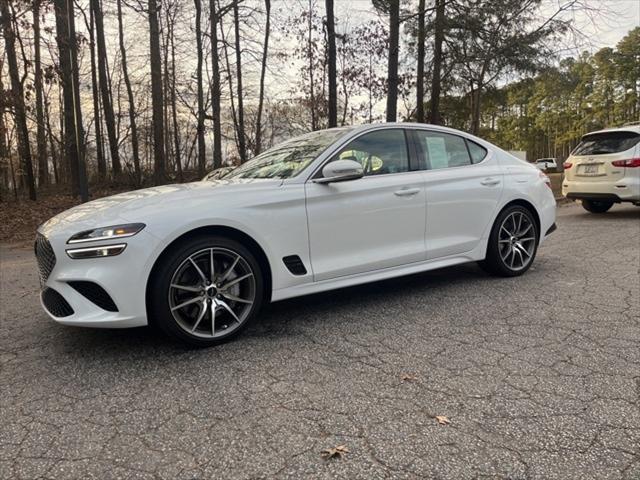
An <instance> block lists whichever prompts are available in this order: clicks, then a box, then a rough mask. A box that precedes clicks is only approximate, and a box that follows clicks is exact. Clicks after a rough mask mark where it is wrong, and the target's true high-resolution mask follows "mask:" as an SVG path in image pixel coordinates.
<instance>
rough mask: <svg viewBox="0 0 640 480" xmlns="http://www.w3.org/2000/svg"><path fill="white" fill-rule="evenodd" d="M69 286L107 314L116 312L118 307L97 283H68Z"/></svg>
mask: <svg viewBox="0 0 640 480" xmlns="http://www.w3.org/2000/svg"><path fill="white" fill-rule="evenodd" d="M68 283H69V285H70V286H71V287H72V288H73V289H74V290H76V291H77V292H78V293H80V294H81V295H82V296H83V297H85V298H86V299H88V300H89V301H91V302H93V303H95V304H96V305H97V306H99V307H100V308H102V309H103V310H106V311H108V312H117V311H118V307H116V304H115V303H114V301H113V299H112V298H111V297H110V296H109V294H108V293H107V292H106V290H105V289H104V288H102V287H101V286H100V285H98V284H97V283H93V282H86V281H74V282H68Z"/></svg>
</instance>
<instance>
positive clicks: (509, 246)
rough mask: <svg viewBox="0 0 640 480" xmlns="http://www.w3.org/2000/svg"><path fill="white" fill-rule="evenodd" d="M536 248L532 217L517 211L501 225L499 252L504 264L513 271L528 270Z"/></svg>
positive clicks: (508, 216)
mask: <svg viewBox="0 0 640 480" xmlns="http://www.w3.org/2000/svg"><path fill="white" fill-rule="evenodd" d="M535 248H536V233H535V225H534V223H533V220H532V219H531V217H530V216H528V215H526V214H525V213H524V212H521V211H515V212H512V213H511V214H509V215H507V217H505V219H504V220H503V221H502V225H500V233H499V235H498V251H499V252H500V258H501V259H502V261H503V263H504V264H505V265H506V266H507V267H508V268H510V269H511V270H513V271H519V270H522V269H524V268H526V267H527V266H528V265H529V263H530V262H531V260H532V258H533V255H534V253H535Z"/></svg>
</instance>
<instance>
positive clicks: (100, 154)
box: [88, 8, 107, 179]
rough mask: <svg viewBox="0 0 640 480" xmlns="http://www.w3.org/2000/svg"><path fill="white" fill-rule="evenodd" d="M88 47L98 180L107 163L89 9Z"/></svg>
mask: <svg viewBox="0 0 640 480" xmlns="http://www.w3.org/2000/svg"><path fill="white" fill-rule="evenodd" d="M88 27H89V47H90V53H91V91H92V94H93V123H94V126H95V127H94V128H95V133H96V156H97V160H98V178H100V179H104V178H106V176H107V163H106V161H105V158H104V144H103V143H102V121H101V119H100V88H99V86H98V77H97V68H96V43H95V35H94V28H95V21H94V19H93V9H92V8H89V25H88Z"/></svg>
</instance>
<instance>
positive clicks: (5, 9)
mask: <svg viewBox="0 0 640 480" xmlns="http://www.w3.org/2000/svg"><path fill="white" fill-rule="evenodd" d="M0 14H2V27H3V34H4V43H5V47H6V52H7V63H8V64H9V77H10V79H11V103H12V106H13V111H14V116H15V122H16V129H17V132H16V133H17V137H18V154H19V155H20V159H21V160H22V165H23V168H24V169H25V171H26V173H27V187H28V188H29V198H30V199H31V200H35V199H36V185H35V180H34V178H33V163H32V162H31V150H30V148H29V129H28V128H27V113H26V109H25V105H24V92H23V89H22V82H21V80H20V71H19V70H18V60H17V58H16V50H15V32H14V30H13V25H12V23H13V21H12V15H11V13H10V12H9V4H8V2H4V1H3V2H0Z"/></svg>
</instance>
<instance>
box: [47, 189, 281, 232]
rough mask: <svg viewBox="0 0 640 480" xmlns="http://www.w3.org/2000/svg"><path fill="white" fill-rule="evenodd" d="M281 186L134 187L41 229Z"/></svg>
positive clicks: (142, 215)
mask: <svg viewBox="0 0 640 480" xmlns="http://www.w3.org/2000/svg"><path fill="white" fill-rule="evenodd" d="M280 185H282V180H281V179H275V180H272V179H259V180H255V179H233V180H224V179H222V180H216V181H201V182H193V183H182V184H173V185H162V186H159V187H151V188H145V189H141V190H134V191H131V192H125V193H119V194H117V195H112V196H110V197H104V198H100V199H97V200H93V201H91V202H87V203H83V204H82V205H78V206H76V207H73V208H71V209H69V210H66V211H64V212H62V213H60V214H58V215H56V216H55V217H53V218H51V219H50V220H48V221H47V222H45V223H44V224H42V225H41V226H40V227H39V228H38V231H40V232H41V233H43V234H45V235H47V233H48V232H51V231H52V230H53V229H55V228H56V227H57V226H69V225H70V224H73V225H74V227H75V229H76V230H77V231H81V230H84V229H89V228H96V227H104V226H109V225H114V224H117V223H122V222H139V221H142V222H144V221H145V220H146V219H147V218H148V217H150V216H153V215H157V214H161V213H162V212H163V211H164V212H166V211H169V210H174V211H175V210H180V209H184V208H186V204H185V202H187V201H188V202H190V204H198V205H201V204H202V203H203V202H208V201H209V199H211V200H212V203H211V206H212V207H213V206H217V207H219V206H221V205H225V204H229V203H231V204H233V203H235V201H236V200H237V199H238V197H239V196H246V195H250V196H251V197H254V198H255V196H256V195H258V196H259V195H260V192H261V191H265V193H267V192H268V191H269V190H272V189H274V188H279V187H280ZM213 200H215V202H214V201H213Z"/></svg>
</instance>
